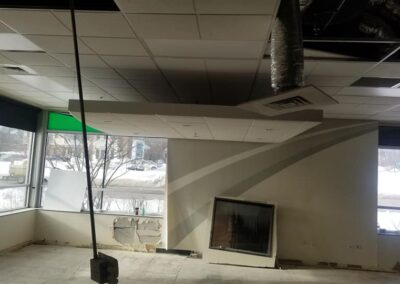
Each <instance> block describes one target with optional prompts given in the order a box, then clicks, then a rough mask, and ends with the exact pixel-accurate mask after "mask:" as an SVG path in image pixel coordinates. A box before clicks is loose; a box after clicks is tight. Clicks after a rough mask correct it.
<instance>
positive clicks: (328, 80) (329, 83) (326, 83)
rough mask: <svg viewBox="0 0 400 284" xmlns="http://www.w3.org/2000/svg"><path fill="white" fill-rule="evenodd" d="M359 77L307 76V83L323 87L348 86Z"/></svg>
mask: <svg viewBox="0 0 400 284" xmlns="http://www.w3.org/2000/svg"><path fill="white" fill-rule="evenodd" d="M357 79H358V77H341V76H315V75H314V76H313V75H310V76H307V78H306V80H305V81H306V84H312V85H314V86H317V87H318V86H322V87H347V86H350V85H351V84H352V83H354V82H355V81H356V80H357Z"/></svg>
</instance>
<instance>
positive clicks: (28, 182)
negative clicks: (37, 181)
mask: <svg viewBox="0 0 400 284" xmlns="http://www.w3.org/2000/svg"><path fill="white" fill-rule="evenodd" d="M0 126H3V125H0ZM3 127H7V128H12V129H16V130H19V131H25V132H29V133H30V138H29V142H28V147H27V153H28V155H27V159H28V163H27V169H26V173H25V181H24V183H21V184H15V185H14V184H10V185H4V186H0V191H1V190H3V189H7V188H25V201H24V205H23V206H22V207H18V208H12V209H6V210H1V209H0V214H2V213H6V212H12V211H17V210H21V209H25V208H28V207H29V199H30V197H31V193H32V184H31V181H32V166H33V148H34V144H35V143H34V142H35V138H36V136H35V132H31V131H28V130H24V129H19V128H15V127H9V126H3Z"/></svg>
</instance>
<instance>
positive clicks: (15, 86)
mask: <svg viewBox="0 0 400 284" xmlns="http://www.w3.org/2000/svg"><path fill="white" fill-rule="evenodd" d="M0 89H4V90H6V91H23V92H37V91H38V90H37V89H35V88H33V87H31V86H29V85H26V84H21V82H19V81H18V80H17V82H16V83H1V84H0Z"/></svg>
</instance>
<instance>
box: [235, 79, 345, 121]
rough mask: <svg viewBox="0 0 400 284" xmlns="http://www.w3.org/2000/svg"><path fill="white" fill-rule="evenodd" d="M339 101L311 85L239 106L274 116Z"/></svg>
mask: <svg viewBox="0 0 400 284" xmlns="http://www.w3.org/2000/svg"><path fill="white" fill-rule="evenodd" d="M337 103H338V102H337V101H336V100H334V99H333V98H332V97H330V96H329V95H327V94H325V93H324V92H323V91H321V90H320V89H318V88H316V87H314V86H312V85H310V86H306V87H300V88H296V89H293V90H290V91H287V92H283V93H280V94H278V95H275V96H270V97H267V98H263V99H259V100H254V101H250V102H248V103H244V104H241V105H239V106H238V107H240V108H241V109H245V110H248V111H251V112H256V113H259V114H263V115H267V116H274V115H280V114H286V113H291V112H296V111H300V110H306V109H318V108H321V107H323V106H326V105H332V104H337Z"/></svg>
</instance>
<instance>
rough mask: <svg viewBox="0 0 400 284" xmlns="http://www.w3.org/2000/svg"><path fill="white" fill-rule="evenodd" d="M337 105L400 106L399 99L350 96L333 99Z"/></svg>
mask: <svg viewBox="0 0 400 284" xmlns="http://www.w3.org/2000/svg"><path fill="white" fill-rule="evenodd" d="M333 98H334V99H335V100H337V101H338V102H339V103H345V104H346V103H349V104H384V105H391V106H394V105H400V97H398V98H396V97H372V96H351V95H338V96H334V97H333Z"/></svg>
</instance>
